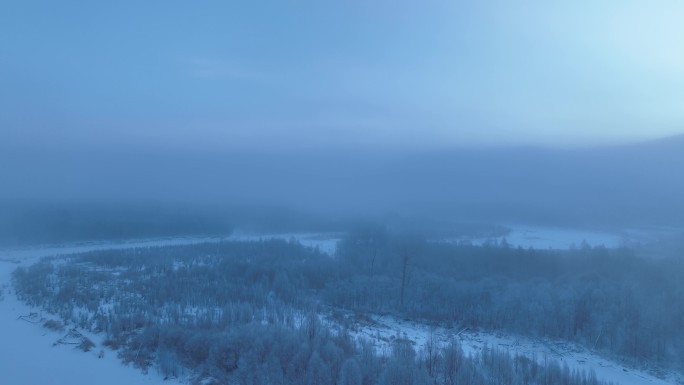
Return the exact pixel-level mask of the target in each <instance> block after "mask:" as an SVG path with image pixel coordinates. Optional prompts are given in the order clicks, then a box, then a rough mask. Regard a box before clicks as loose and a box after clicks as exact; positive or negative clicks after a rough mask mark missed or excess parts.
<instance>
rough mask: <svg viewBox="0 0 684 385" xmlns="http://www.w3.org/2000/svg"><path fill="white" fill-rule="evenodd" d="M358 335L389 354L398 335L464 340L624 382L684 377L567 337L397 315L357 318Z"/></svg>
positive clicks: (469, 347)
mask: <svg viewBox="0 0 684 385" xmlns="http://www.w3.org/2000/svg"><path fill="white" fill-rule="evenodd" d="M350 333H352V335H354V336H355V337H357V338H365V339H367V340H369V341H371V343H373V344H374V345H375V347H376V351H377V352H379V353H380V354H389V352H390V351H391V349H392V343H393V341H394V340H396V339H397V338H403V339H408V340H409V341H411V343H412V345H413V347H414V349H415V350H416V351H417V352H420V351H421V350H422V349H424V347H425V345H426V343H427V342H428V340H429V339H430V338H432V339H433V341H435V342H436V343H437V344H438V345H440V346H445V345H446V344H448V343H449V342H450V340H452V339H455V340H457V341H459V342H460V344H461V347H462V349H463V352H464V353H465V354H466V355H470V354H473V353H476V352H478V351H480V350H482V349H486V348H500V349H504V350H507V351H509V352H510V353H511V354H519V355H524V356H526V357H529V358H532V359H537V360H545V359H550V360H558V361H559V363H560V364H561V365H563V364H567V365H568V367H569V368H570V369H571V370H572V369H577V370H580V371H581V370H585V371H591V370H593V371H594V372H596V376H597V377H598V378H599V379H602V380H607V381H612V382H614V383H616V384H620V385H645V384H652V385H673V384H677V383H681V381H682V380H684V378H682V376H681V375H677V374H676V373H665V375H664V377H666V378H665V379H661V378H658V377H656V376H654V375H653V374H650V373H648V372H647V371H644V370H638V369H634V368H630V367H627V366H624V365H622V364H620V363H618V362H616V361H613V360H610V359H606V358H604V357H602V356H601V355H599V354H597V353H594V352H592V351H589V350H587V349H586V348H584V347H582V346H579V345H576V344H573V343H568V342H566V341H551V340H540V339H532V338H529V337H522V336H513V335H506V334H502V333H488V332H485V331H474V330H469V329H465V330H457V329H447V328H443V327H431V326H428V325H425V324H421V323H418V322H413V321H404V320H401V319H398V318H396V317H393V316H389V315H385V316H380V315H371V316H368V317H364V318H363V319H361V320H357V321H355V322H354V327H353V328H352V330H351V331H350Z"/></svg>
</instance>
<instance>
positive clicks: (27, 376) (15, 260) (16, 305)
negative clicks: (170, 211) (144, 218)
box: [0, 233, 337, 385]
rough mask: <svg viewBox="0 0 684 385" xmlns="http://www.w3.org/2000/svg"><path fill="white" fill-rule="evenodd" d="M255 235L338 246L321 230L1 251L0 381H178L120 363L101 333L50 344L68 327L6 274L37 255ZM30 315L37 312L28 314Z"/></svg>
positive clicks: (57, 384)
mask: <svg viewBox="0 0 684 385" xmlns="http://www.w3.org/2000/svg"><path fill="white" fill-rule="evenodd" d="M256 239H264V240H266V239H285V240H290V239H294V240H297V241H299V242H301V243H302V244H303V245H305V246H309V247H314V248H315V247H318V248H319V249H320V250H321V251H322V252H325V253H328V254H330V255H333V254H334V252H335V247H336V244H337V238H334V237H333V236H328V235H325V234H265V235H249V234H241V233H236V234H233V235H231V236H228V237H220V236H213V237H171V238H156V239H142V240H129V241H117V242H85V243H73V244H68V245H50V246H41V247H29V248H16V249H4V250H0V293H2V295H0V298H1V299H0V341H1V343H0V384H8V385H53V384H54V385H61V384H65V385H67V384H68V385H86V384H87V385H90V384H100V385H109V384H111V385H120V384H159V385H161V384H165V385H173V384H181V382H180V381H177V380H164V379H163V378H162V377H161V376H160V375H159V374H157V373H156V372H155V371H154V369H152V370H150V372H149V373H148V374H143V373H142V372H141V371H140V370H139V369H136V368H133V367H128V366H124V365H123V364H122V363H121V362H120V361H119V359H118V358H117V357H116V352H114V351H111V350H110V349H108V348H103V347H102V346H101V342H102V341H101V336H95V335H92V334H90V335H89V337H90V338H91V339H92V340H93V341H94V342H95V344H96V347H95V348H93V350H92V351H90V352H88V353H84V352H83V351H81V350H78V349H76V348H75V347H74V346H73V345H57V346H53V344H54V343H55V342H56V341H57V340H59V339H60V338H62V337H63V336H64V335H65V334H66V333H67V331H64V332H56V331H53V330H49V329H47V328H45V327H43V326H42V323H43V322H44V320H43V321H40V319H41V318H46V319H49V318H50V317H49V316H48V315H47V314H43V313H41V310H40V309H36V308H31V307H30V306H27V305H25V304H24V303H23V302H20V301H19V300H18V299H17V297H16V296H15V295H14V292H13V290H12V287H11V283H10V277H11V272H12V271H13V270H14V269H16V268H17V267H19V266H28V265H31V264H33V263H35V262H37V261H38V260H39V259H40V258H42V257H48V256H55V255H66V254H74V253H81V252H87V251H94V250H111V249H128V248H135V247H157V246H172V245H188V244H196V243H205V242H220V241H222V240H256ZM31 313H38V314H37V316H33V317H28V315H30V314H31ZM53 318H54V317H53ZM34 322H37V323H34ZM100 351H104V355H103V357H101V358H98V356H99V353H100Z"/></svg>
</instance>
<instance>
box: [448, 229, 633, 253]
mask: <svg viewBox="0 0 684 385" xmlns="http://www.w3.org/2000/svg"><path fill="white" fill-rule="evenodd" d="M506 227H507V228H509V229H510V232H509V233H508V234H507V235H506V236H503V237H493V238H467V237H454V238H446V239H443V240H442V241H443V242H450V243H470V244H473V245H483V244H486V243H493V244H500V243H501V242H502V241H503V240H504V239H505V240H506V242H507V243H508V244H509V245H510V246H511V247H518V246H520V247H522V248H525V249H527V248H533V249H569V248H571V247H578V248H579V247H582V245H583V244H584V243H586V244H587V245H589V246H591V247H596V246H605V247H607V248H616V247H620V246H622V245H623V244H625V242H626V241H627V239H626V234H625V233H610V232H605V231H589V230H580V229H571V228H560V227H541V226H524V225H506Z"/></svg>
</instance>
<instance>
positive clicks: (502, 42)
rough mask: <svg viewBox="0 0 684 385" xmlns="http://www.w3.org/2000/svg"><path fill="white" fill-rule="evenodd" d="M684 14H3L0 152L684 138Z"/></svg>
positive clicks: (45, 5) (646, 7) (620, 7)
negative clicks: (2, 148)
mask: <svg viewBox="0 0 684 385" xmlns="http://www.w3.org/2000/svg"><path fill="white" fill-rule="evenodd" d="M683 19H684V2H681V1H678V0H662V1H661V0H654V1H627V0H620V1H618V0H605V1H591V0H579V1H567V2H552V1H543V0H522V1H504V0H495V1H468V2H456V1H433V2H431V1H385V0H378V1H356V0H352V1H341V2H336V3H333V2H327V1H308V0H303V1H297V2H282V1H260V0H257V1H245V2H223V1H215V2H214V1H202V2H186V1H159V2H141V1H112V2H77V1H45V2H34V1H31V0H26V1H14V2H6V3H5V4H3V6H2V11H1V12H0V36H1V38H0V84H1V85H2V87H1V88H0V141H2V142H4V143H5V144H10V145H31V144H35V143H36V142H40V143H42V144H45V145H50V146H82V145H91V144H100V145H117V144H120V143H130V142H136V143H142V144H151V143H158V144H162V145H170V146H180V147H183V146H195V145H196V146H207V145H211V146H219V147H234V146H240V147H249V146H276V147H278V146H285V147H287V146H300V145H305V146H323V145H343V146H357V145H383V146H398V147H412V146H428V147H429V146H462V145H479V144H488V145H489V144H491V145H501V144H546V145H563V144H571V145H574V144H594V143H612V142H625V141H633V140H641V139H649V138H656V137H663V136H668V135H674V134H677V133H681V132H683V131H684V44H683V42H684V23H682V22H681V20H683Z"/></svg>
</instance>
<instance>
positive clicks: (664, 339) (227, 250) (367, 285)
mask: <svg viewBox="0 0 684 385" xmlns="http://www.w3.org/2000/svg"><path fill="white" fill-rule="evenodd" d="M682 273H684V263H683V262H682V261H681V260H680V259H675V258H658V259H653V258H644V257H639V256H637V255H635V253H634V251H630V250H627V249H606V248H602V247H599V248H590V247H585V248H576V249H572V250H565V251H561V250H555V251H554V250H533V249H522V248H511V247H510V246H508V245H506V244H500V245H486V246H467V245H461V246H459V245H453V244H445V243H436V242H425V241H424V240H423V239H421V238H419V237H417V236H414V237H411V236H407V235H406V234H402V235H401V236H399V237H398V236H396V235H395V234H391V233H389V232H387V231H385V230H384V229H383V228H382V227H377V226H376V227H370V228H369V227H366V228H364V229H362V230H360V231H356V232H353V233H351V234H349V235H348V236H347V237H345V238H344V239H343V240H342V241H341V242H340V243H339V245H338V248H337V252H336V253H335V254H334V255H333V256H330V255H328V254H325V253H321V252H319V251H318V250H316V249H312V248H310V247H304V246H302V245H300V244H299V243H298V242H297V241H296V240H294V239H292V240H291V241H285V240H267V241H242V242H240V241H226V242H216V243H208V244H196V245H186V246H183V245H181V246H169V247H147V248H134V249H124V250H103V251H93V252H88V253H82V254H74V255H68V256H65V257H53V258H48V259H44V260H42V261H40V262H38V263H36V264H34V265H32V266H29V267H26V268H19V269H17V270H16V271H15V272H14V274H13V279H14V283H15V286H16V291H17V294H18V296H19V297H20V298H21V299H23V300H24V301H26V302H27V303H29V304H31V305H34V306H39V307H41V308H43V309H45V310H46V311H48V312H49V313H50V314H51V315H52V318H50V320H51V321H50V322H51V327H57V328H65V329H68V328H71V327H78V328H81V329H84V330H88V331H92V332H97V333H100V334H101V335H103V336H104V337H105V341H104V345H105V346H107V349H114V350H116V351H117V352H118V353H117V354H118V356H119V357H120V359H121V360H122V361H123V362H126V363H130V364H132V365H135V366H136V367H139V368H140V369H142V370H143V371H149V370H155V371H159V372H161V373H162V374H163V375H164V376H167V377H180V378H192V379H196V380H198V381H199V380H206V381H209V382H211V381H215V382H216V383H230V382H236V383H242V384H270V383H289V384H301V383H307V384H308V383H311V384H396V383H407V384H428V383H429V384H432V383H439V384H454V383H469V384H480V383H482V384H500V383H507V384H514V383H521V384H523V383H538V384H557V383H568V384H593V383H600V382H601V381H602V380H601V379H597V378H596V377H595V375H594V374H593V373H591V372H589V371H588V372H584V373H583V372H581V371H578V370H574V369H572V370H571V369H570V368H567V367H564V366H563V362H561V361H557V360H556V359H543V358H542V357H537V358H534V357H526V356H520V355H516V354H515V352H509V351H506V350H505V349H501V348H498V347H491V348H486V349H482V350H481V351H479V352H476V354H464V353H463V350H462V349H461V347H460V345H459V340H458V339H457V338H453V339H451V340H450V342H449V343H436V342H433V343H431V344H429V343H428V344H423V345H421V346H414V345H412V344H411V343H410V342H409V341H408V340H406V339H404V338H402V336H397V338H396V339H394V340H393V342H392V343H391V344H390V345H389V346H391V349H390V350H391V351H390V352H387V351H386V349H385V351H384V352H383V350H381V349H379V348H378V346H376V344H374V342H373V341H372V340H367V339H364V338H359V337H358V333H355V330H356V329H357V328H358V327H359V323H358V322H357V320H360V319H363V317H364V315H366V316H365V317H367V316H368V315H373V314H391V315H393V316H396V317H399V318H404V319H412V320H417V321H419V322H422V323H425V324H426V325H433V326H435V327H446V328H450V329H453V330H455V331H459V330H463V329H466V328H467V329H470V330H488V331H502V332H506V333H511V334H518V335H523V336H529V337H533V338H540V339H549V338H555V339H563V340H567V341H570V342H575V343H577V344H579V345H581V346H584V347H586V348H588V349H591V350H593V351H596V352H599V353H601V354H603V355H604V356H607V357H612V358H613V359H616V360H622V361H624V362H626V363H628V364H629V365H630V366H632V367H635V368H642V369H644V368H661V369H663V370H675V371H680V370H682V365H683V364H684V363H683V362H682V360H681V357H682V356H683V355H684V337H683V336H682V335H681V333H680V331H679V326H680V325H681V320H682V319H683V317H684V306H682V304H681V302H680V301H678V298H681V296H682V293H683V291H684V284H682V281H681V279H679V277H681V276H682Z"/></svg>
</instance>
